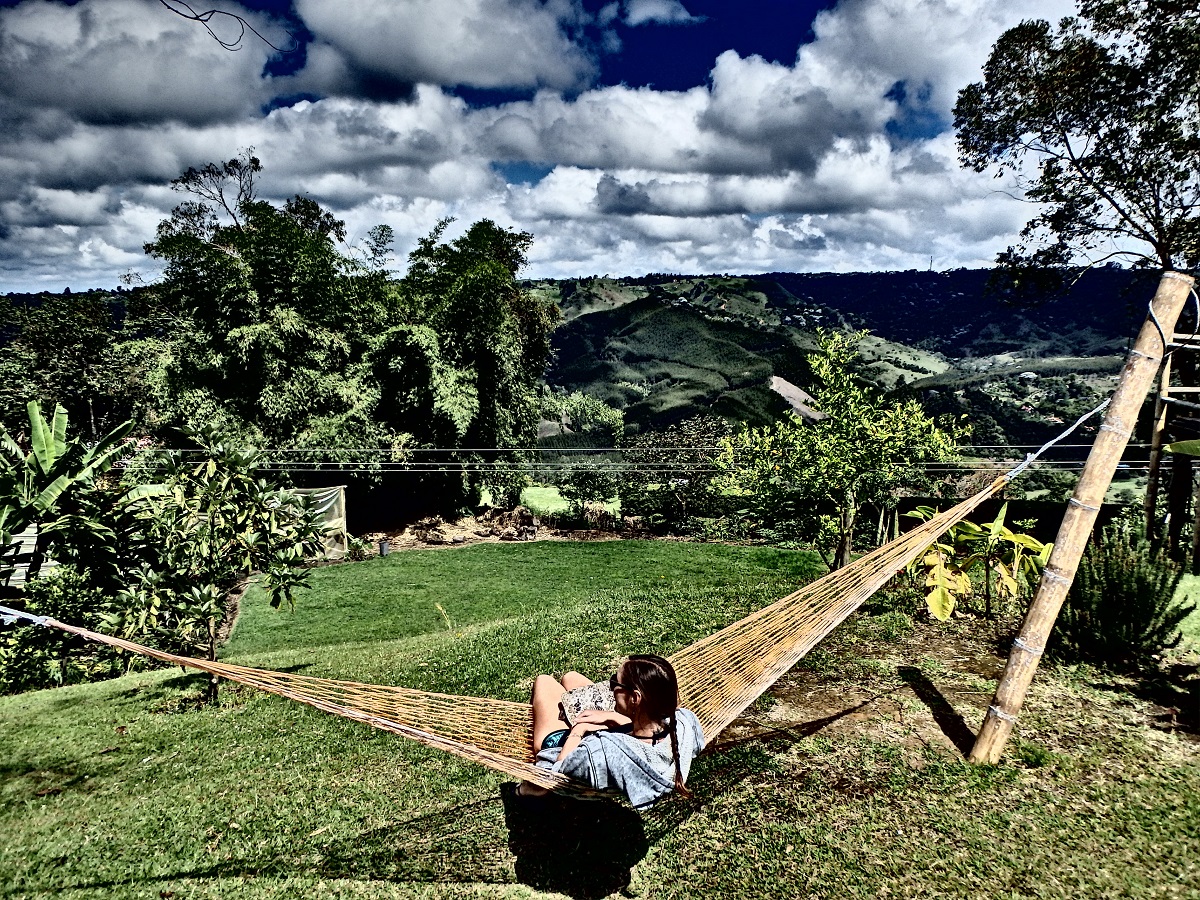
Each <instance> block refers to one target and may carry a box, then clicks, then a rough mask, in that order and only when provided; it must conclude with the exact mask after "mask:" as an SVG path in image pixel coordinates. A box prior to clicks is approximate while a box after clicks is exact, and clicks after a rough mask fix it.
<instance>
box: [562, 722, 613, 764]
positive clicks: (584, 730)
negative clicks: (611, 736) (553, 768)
mask: <svg viewBox="0 0 1200 900" xmlns="http://www.w3.org/2000/svg"><path fill="white" fill-rule="evenodd" d="M607 727H608V726H607V725H601V724H598V723H596V722H584V721H582V715H581V717H580V721H577V722H576V723H575V724H574V725H573V726H571V730H570V731H569V732H568V733H567V739H566V740H565V741H563V742H562V748H561V749H560V750H559V751H558V758H559V759H560V760H564V759H566V758H567V757H568V756H570V755H571V754H572V753H573V752H574V751H575V748H577V747H578V746H579V742H580V741H582V740H583V739H584V738H585V737H587V736H588V735H589V734H591V733H592V732H594V731H604V729H605V728H607Z"/></svg>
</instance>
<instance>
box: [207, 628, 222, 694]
mask: <svg viewBox="0 0 1200 900" xmlns="http://www.w3.org/2000/svg"><path fill="white" fill-rule="evenodd" d="M217 625H218V623H217V620H215V619H209V620H208V661H209V662H216V661H217ZM220 688H221V679H219V678H218V677H217V676H216V675H209V676H208V702H209V703H214V704H215V703H216V702H217V695H218V693H219V692H220Z"/></svg>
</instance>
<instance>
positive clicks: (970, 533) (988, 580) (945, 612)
mask: <svg viewBox="0 0 1200 900" xmlns="http://www.w3.org/2000/svg"><path fill="white" fill-rule="evenodd" d="M1007 512H1008V504H1007V503H1005V504H1004V505H1003V506H1001V507H1000V511H999V512H998V513H997V514H996V518H995V519H994V520H993V521H991V522H990V523H988V524H987V525H982V526H981V525H977V524H975V523H974V522H971V521H969V520H966V519H964V520H963V521H961V522H958V523H956V524H954V525H953V526H951V527H950V529H949V530H948V531H947V532H946V535H945V537H944V538H942V539H941V540H939V541H935V542H934V543H933V544H931V545H930V547H929V549H928V550H927V551H926V552H925V554H924V555H923V556H922V557H921V558H920V560H919V561H917V562H914V563H913V564H912V565H911V566H910V567H909V569H910V571H911V572H915V571H920V572H922V573H923V576H924V584H925V587H926V588H927V592H926V595H925V602H926V605H927V606H928V608H929V614H930V615H932V616H933V617H934V618H935V619H937V620H938V621H941V622H945V621H948V620H949V618H950V616H951V614H952V613H953V612H954V607H955V605H956V603H957V601H958V599H959V598H961V597H968V596H971V595H972V594H973V593H974V592H975V583H974V581H972V578H971V575H972V574H977V575H978V577H979V578H980V580H981V581H982V586H983V592H984V612H985V614H986V615H988V616H991V615H992V599H993V595H995V596H998V597H1000V598H1003V599H1008V600H1018V599H1020V598H1021V597H1022V596H1023V595H1025V594H1027V593H1028V592H1030V591H1032V590H1033V588H1034V586H1035V585H1036V584H1037V582H1038V579H1039V578H1040V577H1041V574H1042V569H1044V568H1045V566H1046V562H1047V560H1049V558H1050V552H1051V550H1053V549H1054V545H1053V544H1043V543H1042V542H1041V541H1039V540H1038V539H1037V538H1035V537H1033V536H1032V535H1028V534H1023V533H1020V532H1015V531H1013V530H1012V529H1011V528H1008V527H1007V526H1006V525H1005V524H1004V518H1005V515H1006V514H1007ZM936 514H937V510H935V509H933V508H932V507H929V506H918V507H917V508H916V509H915V510H913V511H912V512H909V513H906V515H907V516H909V517H911V518H914V519H917V520H919V521H922V522H924V521H928V520H929V519H931V518H933V516H934V515H936Z"/></svg>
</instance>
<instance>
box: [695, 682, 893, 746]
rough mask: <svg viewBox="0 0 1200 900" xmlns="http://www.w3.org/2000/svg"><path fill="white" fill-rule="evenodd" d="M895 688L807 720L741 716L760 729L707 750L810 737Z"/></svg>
mask: <svg viewBox="0 0 1200 900" xmlns="http://www.w3.org/2000/svg"><path fill="white" fill-rule="evenodd" d="M896 690H899V689H898V688H897V689H894V690H890V691H884V692H883V693H882V694H876V695H875V696H874V697H868V698H867V699H866V700H863V701H862V702H861V703H856V704H854V706H847V707H846V708H845V709H842V710H839V711H838V712H835V713H831V714H830V715H828V716H822V717H821V718H819V719H810V720H808V721H807V722H789V723H785V724H775V723H772V724H769V725H768V724H766V723H763V722H760V721H759V720H757V719H752V718H750V717H749V716H743V718H744V719H745V720H746V721H749V722H753V723H754V724H755V725H758V726H759V727H760V728H762V729H763V730H762V731H756V732H755V733H754V734H749V735H746V736H744V737H738V738H731V739H729V740H727V741H722V742H721V743H719V744H713V745H711V746H710V747H709V748H707V750H708V752H713V753H721V752H724V751H725V750H728V749H729V748H731V747H737V746H740V745H742V744H750V743H756V742H761V741H768V740H774V739H776V738H787V739H791V740H800V739H801V738H806V737H812V735H814V734H816V733H817V732H819V731H821V730H822V729H825V728H828V727H829V726H830V725H832V724H834V723H835V722H837V721H838V720H839V719H844V718H846V716H849V715H853V714H854V713H856V712H858V711H860V710H862V709H864V708H866V707H868V706H870V705H871V704H872V703H875V702H877V701H879V700H882V699H883V698H884V697H889V696H891V695H892V694H894V693H896Z"/></svg>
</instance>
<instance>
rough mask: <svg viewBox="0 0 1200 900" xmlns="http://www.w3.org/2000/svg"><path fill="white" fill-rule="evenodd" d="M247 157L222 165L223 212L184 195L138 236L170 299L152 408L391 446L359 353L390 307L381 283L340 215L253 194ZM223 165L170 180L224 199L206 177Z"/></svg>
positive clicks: (278, 433)
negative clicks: (230, 184) (147, 239)
mask: <svg viewBox="0 0 1200 900" xmlns="http://www.w3.org/2000/svg"><path fill="white" fill-rule="evenodd" d="M236 162H237V160H231V161H230V163H227V164H226V166H227V167H228V166H232V165H234V163H236ZM250 163H253V164H254V165H250V164H247V165H246V166H243V167H242V168H240V169H239V168H238V167H237V166H234V168H235V169H237V172H235V173H234V175H231V176H229V177H230V179H233V178H234V177H235V176H236V175H237V174H238V173H242V174H243V181H241V182H238V187H237V188H236V192H237V204H236V209H235V212H236V217H234V213H230V216H229V218H230V222H229V224H221V222H220V220H219V218H218V215H217V210H216V208H214V207H212V206H209V205H208V204H206V203H196V202H191V201H189V202H187V203H184V204H181V205H180V206H179V207H177V208H176V210H175V211H174V213H173V214H172V216H171V218H170V219H167V220H166V221H164V222H163V223H161V224H160V225H159V228H158V234H157V238H156V240H155V241H153V242H151V243H150V244H147V245H146V250H147V252H148V253H150V254H152V255H154V256H156V257H160V258H162V259H165V260H166V261H167V268H166V272H165V273H164V277H163V281H162V283H161V284H160V285H158V286H157V288H156V291H157V293H158V294H159V295H160V297H161V298H162V302H163V304H164V305H165V306H167V307H169V308H173V309H176V310H178V311H179V322H178V327H177V328H176V330H175V332H174V334H173V335H172V338H171V345H172V346H171V351H172V352H171V361H170V362H169V364H168V366H167V368H166V372H165V373H164V377H163V379H162V382H161V384H160V386H159V391H160V393H159V397H158V398H157V399H158V402H159V406H160V409H161V410H162V414H163V418H164V419H165V421H166V422H167V423H169V424H177V425H182V426H186V427H192V428H196V427H200V426H201V425H205V424H217V425H219V426H220V427H222V428H223V429H224V430H226V431H228V432H230V433H233V434H240V435H241V436H243V437H244V438H245V439H246V440H247V441H248V442H251V443H256V444H259V445H266V446H272V447H280V448H290V449H312V450H319V451H326V450H330V449H332V450H335V451H337V450H361V451H375V450H376V448H379V447H389V446H391V445H393V444H394V443H396V442H397V440H398V438H399V434H398V431H397V430H395V429H391V428H389V427H388V426H387V424H386V423H382V422H379V421H378V418H377V417H376V415H375V409H374V405H375V403H376V402H377V400H378V396H379V391H378V387H377V385H375V384H373V383H372V370H371V366H370V365H369V364H368V362H367V354H368V352H369V350H370V349H371V348H372V346H373V344H374V341H375V339H376V337H377V336H378V334H379V333H380V332H381V331H382V330H383V329H384V327H385V326H386V324H387V323H388V321H389V319H390V318H391V316H392V315H393V313H394V309H395V303H394V298H393V297H392V293H391V288H390V287H389V285H388V283H387V280H386V278H385V277H383V276H382V274H381V273H379V272H375V271H366V270H364V268H363V267H362V266H360V265H359V264H358V263H356V262H355V261H354V260H352V259H350V258H349V257H348V256H346V255H345V254H343V253H341V252H340V251H339V250H338V247H337V243H336V242H337V241H338V240H339V239H340V238H341V237H343V236H344V233H345V232H344V225H343V223H341V222H340V221H338V220H337V219H335V218H334V217H333V216H332V215H331V214H330V213H328V212H327V211H325V210H323V209H321V207H320V206H319V205H318V204H317V203H315V202H314V201H312V200H310V199H308V198H305V197H299V196H297V197H294V198H293V199H291V200H289V201H287V202H286V203H285V204H284V206H283V207H282V208H280V207H276V206H274V205H273V204H271V203H267V202H265V201H260V200H255V199H252V197H251V196H249V194H248V192H249V191H250V190H251V189H252V186H253V185H252V179H251V178H250V176H249V175H245V170H246V169H247V168H249V169H254V171H257V169H256V168H255V166H256V165H257V160H255V159H253V158H251V160H250ZM208 169H212V170H213V171H212V172H209V173H208V175H206V174H205V173H206V172H207V170H208ZM193 173H194V177H189V176H193ZM210 176H211V177H210ZM222 177H224V171H223V170H217V169H216V167H214V166H212V165H211V164H210V166H208V167H205V169H204V170H199V171H198V172H197V170H189V173H186V174H185V175H184V176H182V178H181V179H177V182H183V183H186V185H190V186H191V187H190V188H189V189H195V190H198V191H201V193H200V196H203V197H206V198H209V197H217V198H226V190H227V189H226V187H225V186H223V185H222V184H219V183H218V184H214V182H219V181H220V179H221V178H222ZM220 203H221V204H222V205H223V207H224V208H228V207H229V206H230V204H231V201H230V200H229V199H228V198H226V199H220ZM375 455H376V454H375V453H369V456H370V457H374V456H375Z"/></svg>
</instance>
